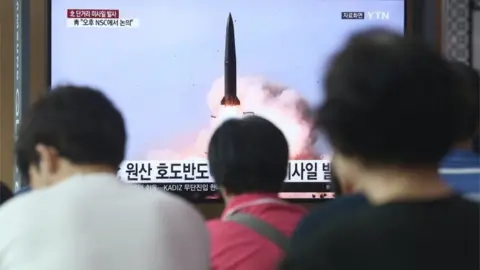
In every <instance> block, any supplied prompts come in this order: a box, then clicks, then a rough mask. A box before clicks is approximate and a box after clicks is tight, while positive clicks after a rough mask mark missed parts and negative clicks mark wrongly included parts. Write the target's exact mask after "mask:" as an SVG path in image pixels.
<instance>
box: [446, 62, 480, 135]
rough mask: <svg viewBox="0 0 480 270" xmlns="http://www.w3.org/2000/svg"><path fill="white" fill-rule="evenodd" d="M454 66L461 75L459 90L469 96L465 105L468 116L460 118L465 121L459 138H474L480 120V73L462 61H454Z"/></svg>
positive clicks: (458, 74)
mask: <svg viewBox="0 0 480 270" xmlns="http://www.w3.org/2000/svg"><path fill="white" fill-rule="evenodd" d="M452 67H453V70H454V72H455V73H456V74H457V76H458V77H459V83H460V84H459V87H458V90H463V91H465V95H466V96H467V97H466V101H467V102H466V103H465V106H464V107H463V108H464V109H465V114H466V116H465V117H462V118H460V119H458V121H462V122H464V123H463V124H464V125H463V127H461V128H460V129H459V130H458V133H459V134H458V136H459V140H473V139H474V136H475V135H476V132H477V131H478V125H479V121H480V104H479V103H480V75H479V74H478V71H477V70H475V69H474V68H472V67H470V66H468V65H466V64H464V63H462V62H453V63H452Z"/></svg>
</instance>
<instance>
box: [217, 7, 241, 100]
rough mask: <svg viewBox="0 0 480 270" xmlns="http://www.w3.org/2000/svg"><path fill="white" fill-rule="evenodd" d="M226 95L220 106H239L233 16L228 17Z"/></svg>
mask: <svg viewBox="0 0 480 270" xmlns="http://www.w3.org/2000/svg"><path fill="white" fill-rule="evenodd" d="M224 72H225V74H224V80H225V90H224V91H225V93H224V96H223V98H222V101H220V105H224V106H238V105H240V100H239V99H238V97H237V55H236V52H235V29H234V26H233V18H232V14H231V13H230V14H229V15H228V21H227V33H226V36H225V70H224Z"/></svg>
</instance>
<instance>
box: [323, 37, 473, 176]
mask: <svg viewBox="0 0 480 270" xmlns="http://www.w3.org/2000/svg"><path fill="white" fill-rule="evenodd" d="M457 81H458V80H457V79H456V76H455V75H454V73H453V72H452V68H451V65H450V63H448V62H447V61H446V60H444V59H443V58H442V57H441V56H440V55H439V54H437V53H436V52H435V51H434V50H433V49H432V48H430V47H428V46H427V45H425V44H423V43H420V42H418V41H416V40H413V39H409V38H405V37H403V36H401V35H399V34H396V33H394V32H391V31H388V30H384V29H373V30H367V31H363V32H359V33H357V34H354V35H353V36H352V37H351V38H350V39H349V40H348V42H347V44H346V46H345V47H344V48H343V49H341V50H340V52H338V53H337V54H336V55H334V57H333V58H332V60H331V63H330V66H329V68H328V71H327V74H326V78H325V80H324V88H325V91H326V95H325V96H326V98H325V101H324V103H323V104H322V106H321V107H320V108H319V109H318V110H317V117H318V125H319V127H320V129H321V130H323V131H324V132H325V133H326V135H327V137H328V138H329V140H330V142H331V144H332V146H333V148H334V149H335V150H336V151H338V152H340V153H341V154H343V155H345V156H349V157H353V158H356V159H358V160H360V161H361V162H362V163H363V164H365V165H394V166H398V165H405V166H410V167H412V166H413V167H418V166H432V165H436V164H438V162H439V161H440V160H441V159H442V158H443V156H444V155H445V154H446V153H447V152H448V150H449V149H450V147H451V146H452V145H453V143H454V141H455V139H456V137H457V131H456V130H457V128H458V119H459V117H460V115H461V113H462V110H461V106H462V104H463V99H462V97H460V96H459V95H458V93H457V91H455V87H456V86H457Z"/></svg>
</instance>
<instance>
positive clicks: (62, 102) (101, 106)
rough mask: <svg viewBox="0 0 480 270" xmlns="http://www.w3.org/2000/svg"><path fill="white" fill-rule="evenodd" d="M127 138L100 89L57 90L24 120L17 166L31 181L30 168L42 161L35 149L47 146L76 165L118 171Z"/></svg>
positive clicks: (40, 101)
mask: <svg viewBox="0 0 480 270" xmlns="http://www.w3.org/2000/svg"><path fill="white" fill-rule="evenodd" d="M126 137H127V135H126V131H125V124H124V121H123V117H122V114H121V113H120V111H119V110H118V109H117V108H116V107H115V106H114V105H113V103H112V102H111V101H110V100H109V99H108V98H107V97H106V96H105V95H104V94H102V93H101V92H100V91H99V90H96V89H93V88H90V87H79V86H72V85H67V86H60V87H56V88H54V89H52V90H51V91H50V92H49V93H47V94H46V95H45V96H43V97H42V98H40V99H39V100H38V101H36V102H35V103H34V104H33V105H32V107H31V108H30V110H29V111H28V112H27V114H26V115H25V117H24V118H23V119H22V123H21V127H20V131H19V134H18V138H17V142H16V147H15V152H16V158H17V165H18V167H19V170H20V173H21V174H22V176H23V177H26V178H27V179H28V168H29V166H30V165H32V164H38V162H39V156H38V153H37V151H36V150H35V146H36V145H37V144H44V145H47V146H50V147H53V148H55V149H56V150H57V151H58V153H59V155H60V156H61V157H64V158H66V159H68V160H70V161H71V162H72V163H75V164H82V165H107V166H111V167H114V168H115V169H116V168H117V167H118V166H119V165H120V163H121V162H122V160H123V158H124V155H125V143H126Z"/></svg>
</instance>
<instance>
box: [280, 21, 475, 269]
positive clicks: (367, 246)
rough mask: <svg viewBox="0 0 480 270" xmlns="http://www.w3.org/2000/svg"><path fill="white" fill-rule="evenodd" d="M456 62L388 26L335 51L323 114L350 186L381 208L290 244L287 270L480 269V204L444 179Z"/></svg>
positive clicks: (453, 133)
mask: <svg viewBox="0 0 480 270" xmlns="http://www.w3.org/2000/svg"><path fill="white" fill-rule="evenodd" d="M458 80H459V78H457V76H456V74H455V73H454V72H453V71H452V66H451V65H450V64H449V63H448V62H447V61H446V60H444V59H443V58H442V57H441V56H440V55H439V54H438V53H437V52H435V51H433V50H432V49H431V48H429V47H427V46H426V45H424V44H422V43H420V42H418V41H416V40H412V39H409V38H405V37H403V36H401V35H398V34H396V33H393V32H390V31H388V30H384V29H371V30H366V31H363V32H359V33H356V34H354V35H353V36H352V37H351V38H350V39H349V40H348V41H347V44H346V45H345V46H344V47H343V48H342V49H341V50H340V51H339V52H338V53H337V54H336V55H334V56H333V58H332V60H331V62H330V64H329V68H328V71H327V74H326V77H325V80H324V89H325V91H326V95H325V102H324V103H323V104H322V105H321V107H320V108H319V109H318V111H317V117H318V126H319V128H320V129H321V130H322V131H323V132H324V133H325V134H326V135H327V137H328V138H329V141H330V143H331V144H332V147H333V149H334V150H335V159H334V160H333V166H334V168H335V171H336V173H337V175H338V177H339V178H340V179H341V180H342V182H345V183H349V184H350V185H352V186H353V187H354V190H357V191H360V192H361V193H363V194H365V196H366V197H367V198H368V200H369V202H370V203H371V204H372V207H370V208H369V209H365V210H364V211H359V212H358V213H357V214H355V215H352V216H351V217H350V218H345V219H342V220H339V221H338V222H332V224H331V225H329V227H328V228H326V229H325V230H322V231H320V232H318V234H315V235H312V236H311V238H310V240H309V241H305V242H304V244H303V245H302V246H299V247H298V248H296V249H295V250H293V249H292V250H291V251H290V252H289V253H288V254H287V256H286V258H285V260H284V261H283V263H282V264H281V265H280V267H279V269H281V270H293V269H294V270H313V269H315V270H317V269H321V270H331V269H332V270H333V269H334V270H343V269H345V270H352V269H361V270H363V269H365V270H376V269H379V270H380V269H381V270H385V269H389V270H392V269H393V270H395V269H399V270H400V269H401V270H406V269H408V270H417V269H418V270H425V269H435V270H440V269H456V270H457V269H458V270H460V269H462V270H463V269H465V270H470V269H471V270H478V269H479V238H480V235H479V226H480V224H479V220H480V216H479V213H480V207H479V205H478V204H476V203H474V202H472V201H468V200H466V199H464V198H462V197H460V196H459V195H457V194H456V193H455V192H454V191H453V190H452V189H450V187H448V185H447V184H446V183H445V182H444V181H442V180H441V178H440V176H439V174H438V164H439V163H440V161H441V160H442V158H443V157H444V156H445V154H446V153H447V152H448V151H449V150H450V149H451V148H452V146H453V144H454V142H455V140H456V139H457V138H458V134H457V132H458V130H459V128H460V125H462V123H461V121H458V119H462V118H461V117H465V115H464V113H465V110H463V108H462V107H463V105H464V104H465V102H466V100H465V98H466V97H465V95H462V94H461V91H457V89H456V87H457V85H458Z"/></svg>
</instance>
